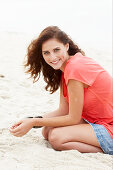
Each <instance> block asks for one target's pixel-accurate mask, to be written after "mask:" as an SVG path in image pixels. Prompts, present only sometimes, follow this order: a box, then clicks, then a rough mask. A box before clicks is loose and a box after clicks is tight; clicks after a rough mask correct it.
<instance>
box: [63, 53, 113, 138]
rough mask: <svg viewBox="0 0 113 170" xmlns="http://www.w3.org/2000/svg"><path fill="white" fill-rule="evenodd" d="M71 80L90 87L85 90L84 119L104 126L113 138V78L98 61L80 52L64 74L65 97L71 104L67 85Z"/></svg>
mask: <svg viewBox="0 0 113 170" xmlns="http://www.w3.org/2000/svg"><path fill="white" fill-rule="evenodd" d="M70 79H74V80H77V81H80V82H82V83H84V84H87V85H89V87H88V88H84V105H83V110H82V118H84V119H86V120H88V121H89V122H91V123H96V124H101V125H103V126H104V127H105V128H106V129H107V130H108V132H109V134H110V135H111V136H112V138H113V100H112V97H113V96H112V77H111V75H110V74H109V73H108V72H107V71H106V70H105V69H104V68H103V67H101V66H100V65H99V64H98V63H97V62H96V61H94V60H93V59H92V58H89V57H87V56H83V55H82V54H81V53H80V52H79V53H76V54H75V55H74V56H72V57H71V58H70V59H69V60H68V61H67V63H66V65H65V68H64V73H62V83H63V95H64V97H65V98H66V100H67V102H69V97H68V90H67V85H68V82H69V80H70Z"/></svg>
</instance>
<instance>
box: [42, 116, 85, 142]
mask: <svg viewBox="0 0 113 170" xmlns="http://www.w3.org/2000/svg"><path fill="white" fill-rule="evenodd" d="M55 116H57V114H53V115H52V116H51V117H55ZM60 116H61V115H60ZM45 117H49V116H48V115H46V116H45ZM80 124H87V122H86V121H85V120H84V119H81V121H80ZM51 129H54V127H46V126H44V127H43V128H42V135H43V137H44V138H45V139H46V140H48V134H49V131H50V130H51Z"/></svg>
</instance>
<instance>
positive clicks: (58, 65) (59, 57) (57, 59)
mask: <svg viewBox="0 0 113 170" xmlns="http://www.w3.org/2000/svg"><path fill="white" fill-rule="evenodd" d="M68 49H69V44H66V45H64V44H63V43H61V42H59V41H58V40H57V39H49V40H47V41H45V42H44V43H43V44H42V55H43V58H44V60H45V62H46V63H47V64H49V65H50V66H51V67H53V68H54V69H55V70H58V69H60V70H61V71H63V70H64V67H65V63H66V61H67V60H68V59H69V57H70V56H69V54H68V52H67V51H68Z"/></svg>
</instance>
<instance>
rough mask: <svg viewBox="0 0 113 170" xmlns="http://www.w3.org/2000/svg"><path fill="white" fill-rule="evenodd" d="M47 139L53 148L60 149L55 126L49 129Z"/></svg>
mask: <svg viewBox="0 0 113 170" xmlns="http://www.w3.org/2000/svg"><path fill="white" fill-rule="evenodd" d="M48 141H49V143H50V144H51V146H52V147H53V148H54V149H55V150H61V140H60V136H59V133H58V130H57V128H53V129H51V130H50V131H49V134H48Z"/></svg>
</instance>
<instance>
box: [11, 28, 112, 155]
mask: <svg viewBox="0 0 113 170" xmlns="http://www.w3.org/2000/svg"><path fill="white" fill-rule="evenodd" d="M25 67H27V68H28V70H27V73H30V74H31V77H33V79H34V82H36V81H37V80H38V79H39V77H40V73H41V72H42V73H43V76H44V80H45V82H46V83H47V86H46V90H49V91H50V92H51V93H54V92H55V91H56V90H57V89H58V88H59V87H60V104H59V108H58V109H57V110H55V111H53V112H52V113H48V114H47V115H45V116H43V117H42V116H39V117H34V118H31V119H29V118H26V119H23V120H20V121H18V122H17V123H15V124H14V125H13V126H12V127H11V128H10V132H11V133H12V134H13V135H14V136H17V137H20V136H23V135H25V134H26V133H27V132H28V131H29V130H30V129H31V128H33V127H42V126H43V130H42V134H43V136H44V138H45V139H46V140H48V141H49V143H50V144H51V146H52V147H53V148H54V149H55V150H71V149H76V150H78V151H80V152H82V153H84V152H104V153H108V154H113V128H112V127H113V115H112V78H111V76H110V75H109V74H108V72H107V71H105V70H104V68H102V67H101V66H100V65H99V64H97V63H96V62H95V61H94V60H93V59H91V58H89V57H86V56H85V54H84V52H83V51H82V50H81V49H79V47H78V46H77V45H75V44H74V42H73V41H72V40H71V38H70V37H69V36H68V35H67V34H66V33H65V32H63V31H61V30H60V29H59V28H58V27H56V26H50V27H47V28H45V29H44V30H43V31H42V32H41V34H40V35H39V37H38V38H37V39H36V40H34V41H33V42H31V44H30V45H29V47H28V53H27V60H26V64H25Z"/></svg>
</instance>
